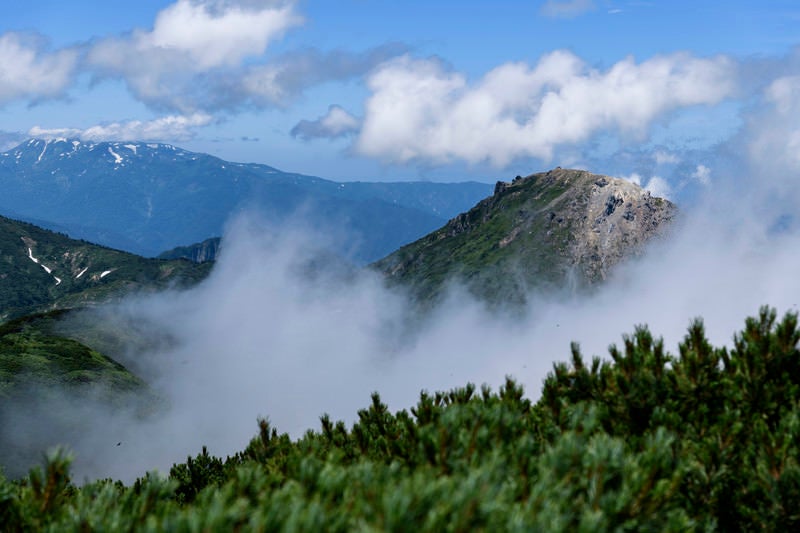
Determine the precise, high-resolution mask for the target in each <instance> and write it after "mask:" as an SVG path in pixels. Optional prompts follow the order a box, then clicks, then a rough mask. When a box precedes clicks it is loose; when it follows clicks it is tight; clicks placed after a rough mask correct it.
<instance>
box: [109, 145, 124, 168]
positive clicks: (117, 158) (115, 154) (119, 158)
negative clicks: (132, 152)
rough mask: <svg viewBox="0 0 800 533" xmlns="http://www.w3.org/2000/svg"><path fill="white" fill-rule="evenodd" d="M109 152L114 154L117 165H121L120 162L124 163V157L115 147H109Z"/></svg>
mask: <svg viewBox="0 0 800 533" xmlns="http://www.w3.org/2000/svg"><path fill="white" fill-rule="evenodd" d="M108 153H109V154H111V155H112V156H114V164H115V165H119V164H120V163H122V157H121V156H120V155H119V154H118V153H117V152H115V151H114V149H113V148H111V147H110V146H109V147H108Z"/></svg>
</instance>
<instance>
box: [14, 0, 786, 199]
mask: <svg viewBox="0 0 800 533" xmlns="http://www.w3.org/2000/svg"><path fill="white" fill-rule="evenodd" d="M798 18H800V6H797V4H796V2H791V1H786V0H772V1H765V2H752V1H744V0H732V1H729V2H724V3H722V2H716V1H711V0H697V1H682V0H671V1H666V0H662V1H659V0H653V1H639V0H637V1H633V0H542V1H532V0H527V1H522V0H499V1H498V0H494V1H489V0H486V1H484V0H460V1H450V0H441V1H437V2H430V1H426V0H403V1H396V0H381V1H378V0H339V1H337V2H330V1H328V0H177V1H167V0H141V1H138V2H125V3H123V2H95V1H85V0H77V1H73V2H60V1H55V0H41V1H37V2H16V3H13V5H11V6H7V7H6V8H5V9H4V16H3V18H2V20H1V21H0V117H2V119H1V120H0V148H9V147H11V146H13V145H14V144H15V143H16V142H19V141H20V140H22V139H25V138H27V137H30V136H37V137H58V136H66V137H81V138H85V139H87V140H146V141H161V142H168V143H172V144H177V145H180V146H182V147H184V148H187V149H190V150H196V151H202V152H208V153H211V154H213V155H217V156H219V157H221V158H223V159H226V160H232V161H239V162H260V163H266V164H269V165H272V166H275V167H278V168H280V169H282V170H287V171H294V172H300V173H305V174H312V175H318V176H322V177H326V178H330V179H336V180H341V181H348V180H369V181H384V180H420V179H422V180H432V181H463V180H468V179H475V180H479V181H487V182H491V181H495V180H497V179H509V178H512V177H514V176H515V175H527V174H530V173H533V172H536V171H541V170H545V169H548V168H552V167H555V166H565V167H566V166H569V167H577V168H586V169H590V170H596V171H598V172H603V173H609V174H613V175H620V176H626V177H633V179H634V180H637V179H638V180H639V181H640V182H641V183H642V184H643V185H645V186H647V187H648V188H650V189H651V190H653V191H654V192H658V193H661V194H665V195H667V196H670V195H672V196H675V197H678V198H680V195H681V192H682V191H683V190H684V189H686V184H687V183H689V184H692V185H698V186H703V184H704V182H705V183H706V184H707V183H708V182H710V178H711V177H712V176H714V175H716V174H718V173H719V170H720V163H718V162H717V161H716V158H717V156H718V155H719V153H720V152H722V151H724V150H726V149H728V150H731V149H732V148H731V143H734V142H736V140H737V139H738V138H740V137H741V135H742V131H743V129H744V128H745V127H746V125H747V124H748V121H750V120H751V118H752V117H751V114H752V112H753V109H754V108H758V107H759V106H760V105H762V104H764V103H766V104H769V103H770V102H773V103H774V99H773V100H770V96H769V87H770V86H771V84H772V83H774V82H776V81H778V80H780V79H789V80H792V79H796V78H793V76H796V75H797V74H800V72H798V71H799V70H800V65H798V61H797V52H796V50H795V46H796V45H797V43H798V41H800V36H799V35H798V33H800V30H798V28H800V25H798V24H797V22H798ZM785 83H788V84H789V85H791V87H790V88H789V89H786V91H788V93H786V91H784V92H785V93H786V94H784V97H785V98H789V97H791V96H792V95H793V94H794V92H793V91H795V89H796V85H797V83H796V82H785ZM692 176H695V177H692ZM697 176H699V177H697ZM654 178H658V179H654ZM651 182H652V183H651ZM690 189H691V187H689V189H687V190H690Z"/></svg>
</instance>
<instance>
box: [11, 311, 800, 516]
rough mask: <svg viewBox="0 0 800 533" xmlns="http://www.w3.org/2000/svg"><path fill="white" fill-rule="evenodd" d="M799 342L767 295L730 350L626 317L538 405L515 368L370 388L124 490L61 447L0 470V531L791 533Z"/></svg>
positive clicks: (796, 500)
mask: <svg viewBox="0 0 800 533" xmlns="http://www.w3.org/2000/svg"><path fill="white" fill-rule="evenodd" d="M799 340H800V330H798V318H797V315H796V314H791V313H790V314H787V315H786V316H785V317H784V318H783V319H782V320H781V321H778V320H777V319H776V313H775V311H774V310H772V309H769V308H766V307H765V308H762V309H761V310H760V312H759V314H758V316H757V317H754V318H749V319H747V321H746V323H745V327H744V329H743V330H742V331H741V332H740V333H738V334H737V335H736V336H735V340H734V344H733V347H732V348H731V349H730V350H728V349H725V348H715V347H713V346H711V345H710V344H709V342H708V341H707V339H706V336H705V333H704V329H703V324H702V322H701V321H700V320H695V321H694V322H693V323H692V324H691V326H690V327H689V330H688V332H687V334H686V337H685V338H684V340H683V342H682V343H680V346H679V350H678V353H677V354H676V355H672V354H669V353H667V352H666V351H665V349H664V346H663V342H662V341H661V340H660V339H656V338H654V337H653V336H652V335H651V333H650V332H649V331H648V330H647V328H645V327H638V328H636V330H635V331H634V333H633V334H632V335H630V336H625V337H624V342H623V344H622V346H620V347H617V346H612V347H611V349H610V355H611V358H610V360H608V361H601V360H600V359H599V358H594V359H592V360H591V361H586V360H584V358H583V356H582V355H581V353H580V350H579V348H578V347H577V346H576V345H573V347H572V359H571V361H570V362H569V363H557V364H556V365H555V366H554V368H553V371H552V372H551V373H550V374H549V375H548V376H547V378H546V380H545V382H544V387H543V394H542V397H541V399H540V400H539V401H538V402H536V403H532V402H531V401H530V400H528V399H527V398H525V397H524V395H523V390H522V387H521V386H519V385H518V384H517V383H516V382H515V381H514V380H512V379H511V378H508V379H507V381H506V383H505V384H504V385H503V386H502V387H500V389H499V390H498V391H492V390H490V389H489V388H488V387H486V386H484V387H482V388H480V389H478V388H476V387H475V386H474V385H471V384H469V385H467V386H465V387H463V388H458V389H454V390H451V391H449V392H437V393H433V394H430V393H427V392H422V393H421V395H420V399H419V402H418V403H417V404H416V406H414V407H413V408H411V409H410V411H405V410H403V411H399V412H397V413H391V412H390V411H389V410H388V409H387V406H386V405H385V404H384V403H383V402H382V401H381V399H380V396H379V395H378V394H377V393H375V394H373V396H372V401H371V403H370V404H369V406H368V407H366V408H364V409H362V410H361V411H359V412H358V420H357V421H356V422H355V423H354V424H353V425H352V426H351V427H347V426H346V425H345V424H344V423H343V422H335V421H333V420H331V419H330V418H329V417H328V416H327V415H323V416H322V417H321V419H320V421H321V427H320V429H319V430H318V431H308V432H307V433H306V434H305V435H304V436H303V437H301V438H299V439H297V440H292V439H290V438H289V437H288V435H286V434H281V433H279V432H278V431H277V429H276V428H273V427H272V426H271V425H270V423H269V422H268V421H267V420H260V421H259V432H258V435H257V436H256V437H255V438H253V439H252V441H251V442H250V444H249V445H248V446H247V448H246V449H245V450H243V451H242V452H240V453H238V454H236V455H235V456H233V457H227V458H225V459H222V458H218V457H213V456H211V455H209V454H208V452H207V450H206V449H205V448H203V449H202V451H201V453H199V454H198V455H197V456H196V457H189V458H187V460H186V462H185V463H182V464H176V465H174V466H173V467H172V469H171V470H170V472H169V475H168V476H163V475H158V474H155V473H150V474H147V475H146V476H145V477H142V478H140V479H139V480H137V481H136V482H135V483H134V484H133V485H131V486H124V485H123V484H122V483H120V482H115V481H112V480H101V481H96V482H93V483H89V484H87V485H84V486H82V487H76V486H75V485H73V484H72V483H71V482H70V478H69V463H70V459H69V456H68V455H65V454H64V453H63V452H61V451H58V452H55V453H53V454H51V455H50V456H49V457H48V458H47V460H46V463H45V465H44V467H43V468H41V469H34V470H32V471H31V472H30V474H29V475H28V476H27V477H25V478H22V479H19V480H8V479H5V478H2V477H0V529H3V530H5V531H29V530H41V531H409V532H411V531H414V532H416V531H587V532H589V531H591V532H594V531H697V530H702V531H712V530H721V531H750V530H765V531H797V530H798V528H800V465H798V458H800V454H799V453H798V446H799V445H800V444H799V443H800V406H799V405H798V401H799V400H800V352H798V341H799ZM532 356H538V354H532Z"/></svg>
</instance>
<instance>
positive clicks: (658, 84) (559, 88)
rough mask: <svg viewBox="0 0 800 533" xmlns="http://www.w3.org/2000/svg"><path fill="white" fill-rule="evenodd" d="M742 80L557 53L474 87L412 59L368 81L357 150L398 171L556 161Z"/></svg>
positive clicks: (661, 59)
mask: <svg viewBox="0 0 800 533" xmlns="http://www.w3.org/2000/svg"><path fill="white" fill-rule="evenodd" d="M734 74H735V72H734V65H733V63H732V62H731V61H730V60H728V59H727V58H724V57H715V58H711V59H702V58H696V57H692V56H691V55H688V54H684V53H678V54H671V55H666V56H656V57H653V58H651V59H649V60H647V61H644V62H642V63H638V64H637V63H636V62H635V61H634V59H633V58H631V57H629V58H626V59H624V60H622V61H620V62H618V63H616V64H614V65H613V66H612V67H611V68H609V69H608V70H606V71H600V70H597V69H594V68H591V67H589V66H588V65H587V64H585V63H584V62H583V61H582V60H581V59H580V58H578V57H577V56H575V55H574V54H572V53H570V52H567V51H555V52H552V53H549V54H547V55H545V56H543V57H542V58H541V59H540V61H539V63H538V64H537V65H535V66H534V67H531V66H529V65H527V64H525V63H506V64H503V65H500V66H499V67H497V68H495V69H493V70H492V71H490V72H488V73H487V74H486V75H485V76H484V77H483V78H481V79H480V80H477V81H476V82H474V83H469V82H468V81H467V79H466V77H465V76H464V75H463V74H461V73H459V72H454V71H451V70H448V69H446V68H445V67H444V66H443V65H442V64H441V63H440V62H439V61H437V60H434V59H412V58H410V57H408V56H403V57H402V58H398V59H395V60H392V61H389V62H387V63H386V64H384V65H382V66H381V67H379V68H378V69H376V71H375V72H374V73H373V74H372V75H370V77H369V78H368V87H369V89H370V90H371V92H372V94H371V96H370V97H369V98H368V99H367V101H366V104H365V116H364V121H363V127H362V129H361V134H360V135H359V137H358V139H357V141H356V143H355V148H356V150H357V151H358V152H359V153H361V154H363V155H366V156H371V157H378V158H382V159H384V160H388V161H392V162H396V163H405V162H408V161H411V160H426V161H430V162H434V163H447V162H451V161H453V160H464V161H467V162H469V163H478V162H482V161H487V160H488V161H490V162H491V163H492V164H494V165H495V166H498V167H503V166H505V165H507V164H508V163H509V162H510V161H512V160H513V159H515V158H518V157H530V156H532V157H537V158H541V159H544V160H549V159H550V158H551V157H552V156H553V152H554V150H555V148H556V147H558V146H560V145H566V144H575V143H579V142H582V141H586V140H587V139H589V138H590V137H591V136H592V135H594V134H596V133H599V132H601V131H607V130H616V131H619V132H620V133H622V134H623V135H626V136H633V137H640V138H641V137H643V136H644V135H645V134H646V132H647V128H648V126H649V125H650V123H651V122H652V121H653V120H654V119H656V118H658V117H660V116H662V115H663V114H665V113H667V112H669V111H672V110H675V109H678V108H681V107H686V106H692V105H698V104H716V103H718V102H720V101H722V100H723V99H724V98H726V97H728V96H731V94H732V93H733V90H734V86H735V80H734Z"/></svg>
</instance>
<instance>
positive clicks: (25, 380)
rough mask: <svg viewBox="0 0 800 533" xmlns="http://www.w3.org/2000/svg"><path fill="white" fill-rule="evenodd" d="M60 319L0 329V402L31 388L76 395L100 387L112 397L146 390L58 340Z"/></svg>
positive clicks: (97, 356) (50, 316) (113, 366)
mask: <svg viewBox="0 0 800 533" xmlns="http://www.w3.org/2000/svg"><path fill="white" fill-rule="evenodd" d="M61 314H63V312H62V311H55V312H51V313H47V314H43V315H33V316H27V317H24V318H19V319H16V320H12V321H10V322H7V323H5V324H3V325H2V326H0V398H2V397H11V396H14V395H16V394H19V393H20V392H21V391H24V390H26V389H28V388H30V387H31V386H33V385H36V386H38V385H43V386H46V387H52V388H67V389H75V388H80V387H83V386H86V385H94V384H102V385H103V386H105V387H107V388H108V390H109V394H110V396H113V395H117V394H125V393H129V392H137V391H143V390H144V389H146V385H145V384H144V382H142V381H141V380H140V379H139V378H137V377H136V376H134V375H133V374H131V373H130V372H129V371H128V370H127V369H126V368H125V367H124V366H122V365H120V364H119V363H117V362H116V361H114V360H112V359H110V358H108V357H106V356H105V355H103V354H101V353H99V352H97V351H95V350H92V349H91V348H89V347H87V346H86V345H84V344H81V343H79V342H77V341H75V340H72V339H68V338H65V337H63V336H61V335H60V334H58V333H57V332H56V331H55V326H56V322H57V319H58V318H59V316H60V315H61Z"/></svg>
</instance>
